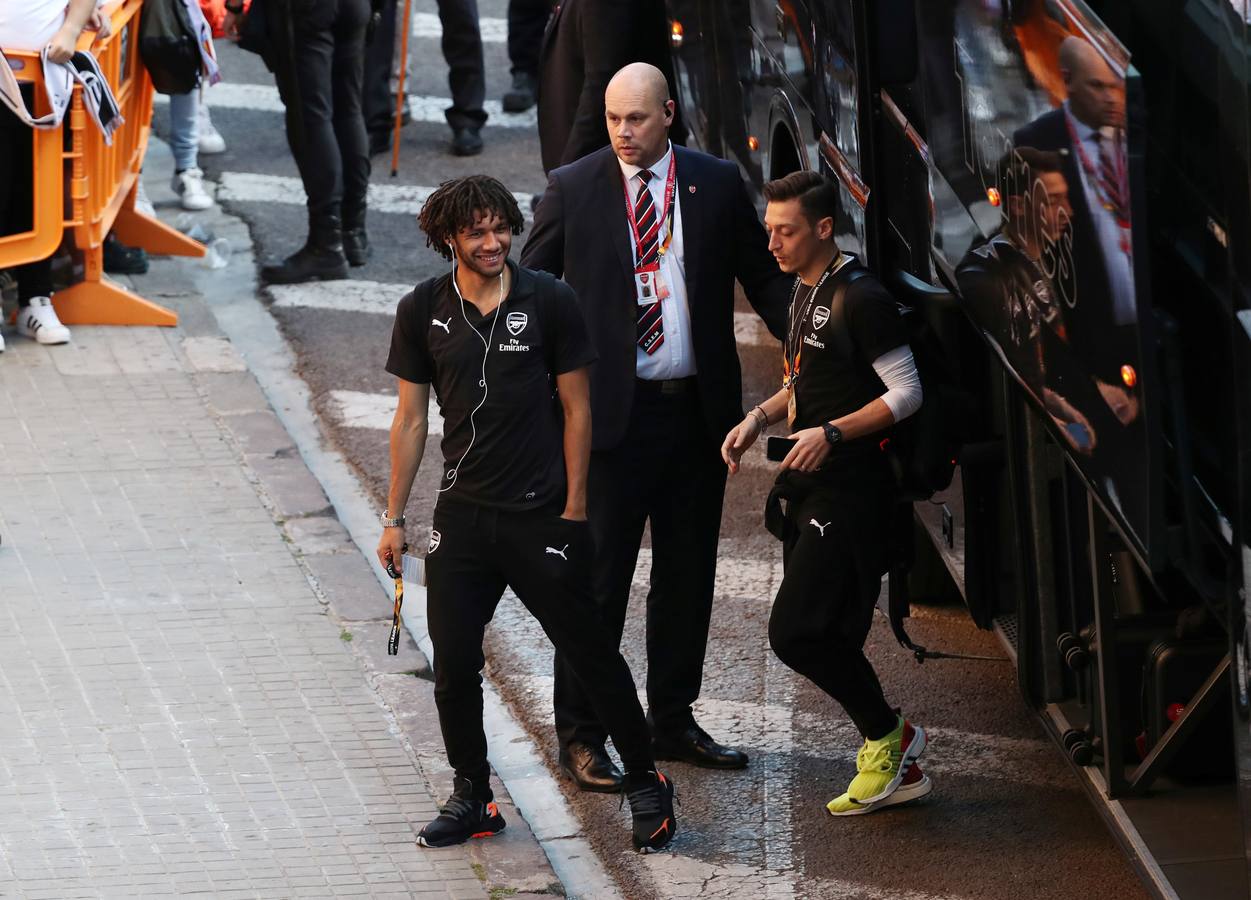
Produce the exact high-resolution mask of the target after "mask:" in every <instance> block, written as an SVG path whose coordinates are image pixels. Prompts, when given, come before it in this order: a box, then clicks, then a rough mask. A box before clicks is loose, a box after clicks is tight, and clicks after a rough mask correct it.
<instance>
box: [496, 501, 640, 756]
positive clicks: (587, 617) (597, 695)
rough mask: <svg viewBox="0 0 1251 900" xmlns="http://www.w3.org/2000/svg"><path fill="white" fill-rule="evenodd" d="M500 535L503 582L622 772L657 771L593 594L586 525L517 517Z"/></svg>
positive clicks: (537, 515) (629, 683) (543, 516)
mask: <svg viewBox="0 0 1251 900" xmlns="http://www.w3.org/2000/svg"><path fill="white" fill-rule="evenodd" d="M501 531H502V535H501V536H502V540H503V545H504V546H503V548H502V550H503V556H502V558H503V559H504V560H505V561H506V562H505V567H504V570H505V576H506V577H507V579H508V583H509V584H510V585H512V588H513V590H515V591H516V592H517V597H518V599H519V600H521V602H522V603H523V604H525V607H526V609H528V610H529V611H530V614H531V615H533V616H534V617H535V619H537V620H538V622H539V624H540V625H541V626H542V627H543V631H544V632H545V633H546V634H547V636H548V638H549V639H550V640H551V642H552V645H553V646H554V647H555V648H556V649H557V651H558V652H559V653H560V654H561V657H562V659H563V660H564V663H565V665H566V666H567V668H568V670H569V671H570V672H571V673H572V674H573V676H574V677H575V678H576V679H577V681H578V684H579V686H580V687H581V688H582V690H583V693H584V694H585V696H586V698H587V700H588V701H589V703H590V705H591V707H592V709H593V710H594V713H595V717H596V719H597V721H598V722H600V723H602V724H603V726H604V728H605V729H606V730H607V732H608V733H609V734H610V735H611V736H612V739H613V743H614V744H615V745H616V747H617V752H618V753H619V754H620V755H621V761H622V763H623V764H624V765H625V769H626V772H627V773H635V774H638V773H640V772H646V771H649V770H651V769H653V768H655V766H654V764H653V762H652V754H651V735H650V733H649V732H648V729H647V722H646V720H645V719H644V717H643V707H642V706H640V705H639V701H638V694H637V692H636V691H635V687H634V679H633V677H632V676H631V675H630V669H629V667H628V666H627V665H626V662H625V659H624V658H622V656H621V653H620V651H619V649H618V644H619V642H620V641H619V636H618V635H617V634H614V633H613V631H612V629H611V627H610V626H609V625H608V623H607V622H606V621H605V620H604V618H603V617H602V616H601V615H600V612H599V610H598V609H597V608H596V606H595V602H594V598H593V596H592V591H591V573H592V571H593V569H592V564H593V556H594V552H595V545H594V542H593V540H592V537H591V526H590V523H589V522H570V521H567V520H565V519H562V518H560V517H559V516H558V515H557V514H556V513H554V512H533V513H514V514H512V515H511V516H509V517H508V527H507V528H506V529H504V528H502V529H501Z"/></svg>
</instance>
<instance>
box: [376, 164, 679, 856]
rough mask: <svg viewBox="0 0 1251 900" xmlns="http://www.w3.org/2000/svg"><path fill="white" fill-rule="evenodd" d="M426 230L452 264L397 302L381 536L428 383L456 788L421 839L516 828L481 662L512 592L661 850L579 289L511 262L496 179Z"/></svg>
mask: <svg viewBox="0 0 1251 900" xmlns="http://www.w3.org/2000/svg"><path fill="white" fill-rule="evenodd" d="M420 224H421V228H422V231H424V232H425V234H426V242H427V243H428V244H429V245H430V246H431V247H434V248H435V249H436V250H438V252H439V253H440V254H442V256H443V258H444V259H447V260H448V261H449V262H451V264H452V270H451V272H449V273H448V274H447V275H442V276H439V277H437V278H432V279H430V280H428V281H424V282H422V283H421V284H419V285H417V287H416V288H414V289H413V291H412V292H411V293H409V294H407V295H406V296H405V297H404V298H403V299H402V300H400V304H399V308H398V309H397V310H396V314H395V327H394V330H393V332H392V336H391V354H390V357H389V358H388V360H387V371H388V372H390V373H391V374H393V375H395V376H396V379H397V380H398V383H399V407H398V409H397V410H396V414H395V420H394V422H393V423H392V425H391V483H390V490H389V492H388V495H387V501H388V502H387V509H386V510H384V511H383V513H382V525H383V533H382V539H381V540H380V541H379V543H378V558H379V559H380V560H381V561H382V563H383V564H384V565H385V564H386V563H387V562H388V561H389V560H393V559H396V558H398V557H399V555H400V553H401V552H402V550H403V546H404V516H403V514H402V513H403V510H404V508H405V506H406V505H407V503H408V496H409V492H410V490H411V488H412V484H413V479H414V477H415V476H416V474H417V469H418V466H419V465H420V464H421V459H422V455H423V453H424V450H425V445H426V436H427V434H428V411H429V405H430V386H431V385H433V386H434V390H435V394H436V396H437V397H438V401H439V407H440V409H441V411H442V414H443V421H444V429H443V445H442V451H443V459H444V464H443V469H442V474H441V476H440V479H439V488H438V500H437V502H436V505H435V509H434V527H433V529H432V530H431V532H430V542H429V546H428V550H427V555H426V573H427V582H428V584H427V589H428V592H427V619H428V623H429V628H430V639H431V641H432V642H433V644H434V660H433V665H434V677H435V688H434V697H435V703H436V705H437V706H438V710H439V725H440V726H441V727H442V730H443V742H444V745H445V746H446V748H447V755H448V761H449V762H450V763H451V765H452V768H453V769H454V770H455V787H454V790H453V793H452V797H451V799H449V801H448V803H447V805H446V806H444V807H443V810H442V811H441V812H440V814H439V816H438V818H436V819H435V820H434V821H433V822H431V823H430V824H428V825H426V826H425V828H423V829H422V830H421V833H420V835H419V836H418V839H417V840H418V842H419V843H420V844H422V845H423V846H426V847H446V846H449V845H451V844H459V843H461V842H463V841H465V840H467V839H468V838H470V837H485V836H489V835H492V834H495V833H497V832H499V831H500V830H501V829H502V828H503V827H504V819H503V817H501V816H500V814H499V811H498V810H497V809H496V806H495V803H494V802H493V800H492V797H493V795H492V793H491V788H490V783H489V777H490V768H489V766H488V765H487V744H486V735H485V733H484V731H483V727H482V675H481V671H482V667H483V665H484V659H483V655H482V638H483V631H484V630H485V628H486V625H487V623H488V622H489V621H490V620H491V617H492V615H493V614H494V612H495V607H496V604H497V603H499V599H500V596H501V595H502V594H503V592H504V588H505V587H506V586H510V587H512V589H513V590H514V591H515V592H516V594H517V597H518V599H520V600H521V602H522V603H523V604H524V605H525V607H526V608H527V609H528V610H529V611H530V613H531V614H532V615H533V616H534V617H535V618H536V619H538V621H539V624H540V625H542V627H543V630H544V632H546V634H547V636H548V637H549V638H550V639H551V641H552V643H553V644H554V645H555V646H556V648H557V650H558V651H559V652H560V653H561V654H563V655H564V656H565V657H566V658H567V659H568V660H569V663H570V665H571V666H572V667H573V668H574V671H575V672H576V674H577V677H578V678H579V679H580V680H581V682H582V683H583V685H585V687H586V690H587V691H588V692H589V693H590V694H591V697H592V701H593V702H594V704H595V709H596V712H597V714H598V715H599V716H600V717H601V719H602V721H603V722H604V723H605V724H606V725H607V726H608V730H609V732H610V733H611V735H612V738H613V742H614V743H615V744H616V747H617V751H618V753H620V755H621V760H622V762H623V763H624V764H625V768H626V773H627V780H626V786H625V790H626V794H627V796H628V797H629V800H630V809H631V813H632V815H633V819H634V825H633V828H634V846H635V849H637V850H639V851H642V852H646V851H648V850H658V849H660V848H661V847H663V846H664V845H665V844H667V843H668V842H669V840H670V839H671V838H672V837H673V834H674V831H675V830H676V827H677V823H676V820H675V819H674V816H673V785H672V783H671V782H670V781H669V780H668V779H667V778H666V777H665V776H664V775H662V774H660V773H659V772H657V771H656V770H655V763H654V762H653V760H652V753H651V736H650V734H649V732H648V729H647V723H646V721H645V719H644V718H643V709H642V707H641V706H640V705H639V701H638V695H637V693H636V692H635V687H634V679H633V677H632V676H631V675H630V670H629V668H628V667H627V666H626V662H625V660H624V659H623V658H622V657H621V653H620V652H619V651H618V649H617V644H616V641H615V639H614V637H613V635H612V634H611V632H610V631H609V629H608V627H607V626H606V625H605V624H604V623H603V622H602V621H601V620H600V618H599V616H598V614H597V613H596V611H595V605H594V603H593V602H592V598H591V557H592V550H593V547H592V542H591V536H590V530H589V528H588V526H587V522H586V475H587V466H588V463H589V459H590V452H591V410H590V399H589V390H590V389H589V377H588V370H589V366H590V364H591V363H592V362H594V360H595V351H594V349H593V348H592V346H591V344H590V341H589V340H588V338H587V334H586V326H585V325H584V324H583V321H582V318H581V315H580V313H579V312H578V305H577V300H576V298H575V297H574V293H573V290H572V289H571V288H570V287H569V286H568V285H566V284H564V283H563V282H560V281H557V280H556V279H554V278H553V277H551V276H550V275H546V274H543V273H538V272H532V271H529V270H528V269H523V268H520V267H519V266H517V265H516V264H514V263H512V262H510V261H509V259H508V251H509V249H510V248H511V246H512V238H513V235H515V234H520V233H521V228H522V224H523V222H522V218H521V212H520V210H519V209H518V208H517V202H516V200H515V199H514V198H513V196H512V194H510V193H509V192H508V191H507V190H506V189H505V188H504V186H503V185H502V184H500V183H499V182H498V181H496V180H495V179H494V178H489V177H487V176H485V175H474V176H470V177H467V178H461V179H457V180H455V181H449V182H447V183H445V184H443V185H442V186H440V188H439V189H438V190H437V191H435V192H434V194H432V195H431V196H430V199H429V200H427V201H426V204H425V207H424V208H423V209H422V212H421V218H420ZM553 386H554V388H555V390H554V391H553ZM554 393H555V395H556V396H553V394H554Z"/></svg>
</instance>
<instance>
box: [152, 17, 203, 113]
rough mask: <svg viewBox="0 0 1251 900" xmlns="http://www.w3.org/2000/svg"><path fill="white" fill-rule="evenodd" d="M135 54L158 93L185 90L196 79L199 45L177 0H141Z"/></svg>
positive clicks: (188, 88)
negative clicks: (137, 46) (136, 50)
mask: <svg viewBox="0 0 1251 900" xmlns="http://www.w3.org/2000/svg"><path fill="white" fill-rule="evenodd" d="M139 56H140V58H142V59H143V64H144V66H145V67H146V68H147V70H148V75H150V76H151V77H152V87H153V88H154V89H155V90H156V92H157V93H158V94H186V93H189V92H190V91H193V90H195V89H196V87H197V86H198V85H199V83H200V67H201V65H202V63H201V60H200V48H199V46H198V45H197V43H196V34H195V29H194V28H193V27H192V24H191V20H190V18H189V17H188V15H187V8H186V7H185V6H183V4H182V2H181V0H144V4H143V12H142V13H141V18H140V20H139Z"/></svg>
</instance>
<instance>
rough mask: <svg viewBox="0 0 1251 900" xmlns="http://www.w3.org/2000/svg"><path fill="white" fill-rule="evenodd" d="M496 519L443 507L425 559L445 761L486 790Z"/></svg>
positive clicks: (500, 578)
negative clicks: (485, 693)
mask: <svg viewBox="0 0 1251 900" xmlns="http://www.w3.org/2000/svg"><path fill="white" fill-rule="evenodd" d="M495 515H496V514H495V513H494V512H492V511H490V510H486V509H485V508H481V507H473V506H467V505H461V504H456V505H452V504H440V505H439V506H438V507H436V508H435V511H434V529H435V530H436V531H437V532H439V543H438V546H437V548H436V549H435V550H434V551H433V552H431V553H429V554H428V555H427V557H426V621H427V625H428V627H429V629H430V640H431V642H432V643H433V644H434V659H433V660H431V665H432V666H433V668H434V700H435V705H436V706H437V707H438V710H439V725H440V727H441V728H442V730H443V743H444V745H445V747H446V748H447V759H448V762H449V763H450V764H451V766H452V769H453V771H455V773H456V775H457V777H459V778H464V779H467V780H469V781H471V782H472V783H473V784H474V785H475V786H477V785H483V786H485V785H486V784H487V781H488V779H489V776H490V774H491V769H490V766H489V765H488V764H487V745H486V733H485V732H484V731H483V727H482V668H483V666H484V665H485V664H486V661H485V658H484V657H483V654H482V638H483V634H484V632H485V629H486V626H487V623H488V622H490V621H491V617H492V616H493V615H494V614H495V607H496V604H498V603H499V599H500V596H501V595H502V594H503V593H504V588H505V586H506V581H505V578H504V573H503V571H502V570H501V569H500V568H499V566H498V565H497V564H496V559H497V557H498V556H499V548H498V545H497V544H496V541H495V535H494V534H493V533H492V532H493V531H494V518H495Z"/></svg>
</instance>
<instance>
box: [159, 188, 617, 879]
mask: <svg viewBox="0 0 1251 900" xmlns="http://www.w3.org/2000/svg"><path fill="white" fill-rule="evenodd" d="M157 169H158V167H152V172H151V173H150V174H151V175H153V176H155V177H154V179H153V180H157V179H159V178H160V176H159V175H157ZM215 225H216V230H217V235H216V236H217V237H225V238H227V239H228V240H229V241H230V243H231V246H232V248H233V254H232V260H231V264H230V265H229V266H228V267H227V268H224V269H215V270H210V269H206V268H204V267H203V266H200V265H198V264H197V263H194V262H190V261H188V262H186V263H185V264H184V265H186V266H187V268H188V269H189V270H190V272H191V280H192V281H193V283H194V284H195V286H196V289H197V291H198V292H199V293H200V294H201V296H203V298H204V301H205V303H206V305H207V306H208V307H209V309H210V310H211V311H212V314H213V316H214V318H215V319H216V321H217V325H218V327H219V328H220V329H221V331H222V332H223V333H224V334H225V335H226V337H227V338H228V339H229V340H230V342H231V344H232V345H233V346H234V348H235V349H236V350H237V351H238V353H239V354H240V356H242V358H243V360H244V361H245V363H246V364H247V367H248V370H249V371H250V372H251V373H252V374H253V376H254V377H255V378H256V380H257V382H258V383H259V384H260V387H261V390H262V391H263V392H264V394H265V397H266V399H267V400H268V401H269V403H270V405H271V406H272V407H273V409H274V412H275V413H276V415H277V417H278V419H279V421H280V422H281V424H282V426H283V427H284V428H285V429H286V431H287V433H288V434H289V435H290V437H291V439H292V440H293V441H294V442H295V445H296V447H297V448H298V450H299V452H300V455H301V457H302V458H303V461H304V464H305V465H306V466H307V467H308V469H309V471H311V472H312V474H313V476H314V477H315V478H316V479H317V481H318V482H319V483H320V484H321V487H322V489H323V490H324V491H325V494H326V496H327V497H328V499H329V500H330V504H331V506H332V507H333V510H334V512H335V514H336V515H337V517H338V519H339V521H340V523H342V525H343V527H344V528H345V529H346V530H347V533H348V535H349V536H350V538H351V540H352V542H353V543H354V544H355V545H356V546H357V548H358V549H359V550H360V552H361V554H362V555H363V556H364V557H365V559H366V560H368V561H369V563H370V567H371V568H372V570H373V572H374V575H375V577H376V578H377V580H378V583H379V585H380V586H381V588H382V589H383V591H384V592H385V594H386V595H388V596H389V595H390V592H391V589H392V581H391V578H390V577H389V576H388V575H387V574H386V572H385V571H384V570H383V568H382V567H381V566H380V565H379V564H378V562H377V560H376V558H375V555H374V544H375V542H376V540H377V536H378V528H379V526H378V524H377V516H376V512H375V510H374V504H373V501H372V499H371V498H370V497H369V496H368V494H367V493H366V492H365V490H364V488H363V487H362V486H361V484H360V482H359V480H358V479H357V478H356V475H355V473H354V472H353V471H352V468H351V466H350V465H349V464H348V462H347V460H346V459H345V458H344V457H343V456H342V454H341V453H340V452H339V451H338V450H336V449H334V448H333V447H331V446H329V444H328V442H327V441H326V438H325V435H324V433H323V432H322V430H321V427H320V424H319V420H318V418H317V415H316V413H315V412H314V411H313V408H312V404H311V402H310V395H309V391H308V387H307V385H306V384H305V383H304V382H303V380H301V379H300V378H299V377H298V376H297V375H295V374H294V371H295V362H296V361H295V357H294V354H293V353H292V351H291V349H290V347H289V345H288V344H287V342H286V339H285V338H284V337H283V335H282V333H281V331H280V330H279V328H278V323H277V321H276V320H275V319H274V318H273V316H271V315H270V313H269V311H268V309H266V308H265V306H264V304H263V303H262V302H261V301H260V299H259V297H258V295H257V292H258V286H257V282H256V277H255V272H256V264H255V261H254V259H253V257H252V241H251V235H250V233H249V231H248V227H247V225H246V224H245V223H244V222H243V221H242V220H240V219H238V218H237V217H234V216H230V215H229V214H227V213H225V212H224V211H223V212H221V214H220V218H219V219H218V220H217V222H216V223H215ZM425 610H426V597H425V591H424V589H418V590H413V589H412V588H410V589H409V590H408V592H407V593H406V595H405V604H404V609H403V619H404V625H405V627H406V628H407V630H408V632H409V633H410V635H411V636H412V638H413V640H414V641H415V642H416V644H417V646H418V648H419V649H420V650H421V651H422V653H423V654H425V656H426V659H428V660H429V659H432V658H433V655H434V654H433V647H432V646H431V643H430V635H429V631H428V629H427V627H426V612H425ZM484 693H485V697H484V715H485V725H486V733H487V741H488V755H489V758H490V762H491V765H492V767H493V768H494V769H495V771H496V774H497V775H498V776H499V778H500V780H501V781H502V782H503V783H504V786H505V788H506V789H507V790H508V792H509V794H510V795H511V796H512V799H513V802H514V803H515V804H516V807H517V809H518V811H519V812H520V813H521V815H522V816H523V817H524V818H525V819H526V821H527V823H529V825H530V827H531V829H532V830H533V833H534V835H535V838H536V839H537V840H538V842H539V845H540V846H541V847H542V849H543V851H544V853H545V854H546V855H547V858H548V860H549V861H550V863H551V866H552V869H553V870H554V871H555V873H556V876H557V877H558V878H559V879H560V881H561V882H562V884H563V886H564V889H565V893H566V896H567V897H570V898H575V900H576V898H592V897H594V898H596V900H622V895H621V893H620V891H619V890H618V888H617V886H616V883H615V882H614V881H613V879H612V877H611V876H610V875H609V874H608V871H607V869H605V867H604V866H603V864H602V863H601V862H600V860H599V857H598V856H596V854H595V852H594V850H592V848H591V846H590V843H589V841H588V840H587V839H586V837H585V836H584V835H583V834H582V831H581V826H580V825H579V823H578V821H577V818H576V817H575V816H574V814H573V812H572V810H571V809H570V807H569V805H568V804H567V803H566V802H565V800H564V797H563V795H562V794H561V792H560V789H559V787H558V786H557V784H556V782H555V779H554V778H553V777H552V774H551V773H550V772H549V771H548V769H547V766H546V765H545V764H544V763H543V761H542V760H541V759H540V758H539V755H538V754H537V753H536V752H535V750H534V748H533V746H532V744H531V739H530V737H529V735H528V734H527V733H526V732H525V730H524V729H523V728H522V726H521V725H520V723H519V722H518V721H517V720H516V719H515V718H514V717H513V715H512V713H511V712H510V710H509V709H508V706H507V704H506V703H505V702H504V701H503V699H502V698H501V697H500V695H499V693H498V691H496V689H495V688H494V686H492V685H491V684H490V682H487V683H486V684H485V685H484Z"/></svg>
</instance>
